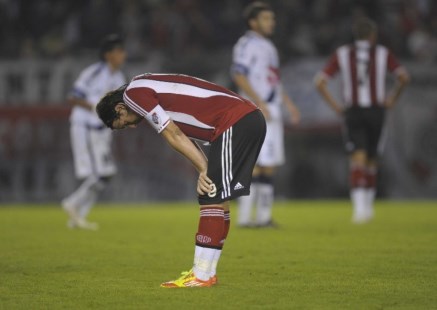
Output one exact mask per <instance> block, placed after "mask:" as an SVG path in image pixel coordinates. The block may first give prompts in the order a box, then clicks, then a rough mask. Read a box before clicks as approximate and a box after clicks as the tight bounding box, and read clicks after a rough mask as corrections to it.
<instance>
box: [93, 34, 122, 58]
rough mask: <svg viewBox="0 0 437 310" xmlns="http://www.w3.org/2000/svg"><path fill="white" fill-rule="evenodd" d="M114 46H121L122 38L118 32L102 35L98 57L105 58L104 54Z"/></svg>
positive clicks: (114, 47)
mask: <svg viewBox="0 0 437 310" xmlns="http://www.w3.org/2000/svg"><path fill="white" fill-rule="evenodd" d="M116 48H123V39H122V38H121V37H120V36H119V35H118V34H115V33H113V34H110V35H107V36H106V37H104V38H103V40H102V42H101V43H100V50H99V57H100V59H101V60H105V54H106V53H107V52H110V51H112V50H114V49H116Z"/></svg>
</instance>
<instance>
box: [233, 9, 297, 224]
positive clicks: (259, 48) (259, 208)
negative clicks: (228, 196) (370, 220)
mask: <svg viewBox="0 0 437 310" xmlns="http://www.w3.org/2000/svg"><path fill="white" fill-rule="evenodd" d="M244 17H245V19H246V22H247V25H248V27H249V30H248V31H247V32H246V33H245V34H244V35H243V36H242V37H241V38H240V39H239V40H238V42H237V43H236V44H235V46H234V49H233V60H232V68H231V73H232V78H233V80H234V82H235V83H236V85H237V87H238V88H239V91H240V94H242V95H243V96H245V97H247V98H249V99H250V100H251V101H252V102H254V103H255V104H256V105H257V106H258V107H259V108H260V109H261V111H262V112H263V114H264V116H265V118H266V120H267V135H266V139H265V141H264V144H263V147H262V149H261V153H260V155H259V157H258V161H257V165H256V166H255V169H254V171H253V181H252V186H251V193H250V195H249V196H245V197H242V198H241V199H240V200H239V216H238V224H239V226H252V225H256V226H258V227H265V226H271V225H272V224H273V222H272V205H273V197H274V187H273V176H274V173H275V169H276V167H278V166H279V165H282V164H283V163H284V161H285V155H284V130H283V112H282V111H283V108H282V107H283V106H285V108H286V109H287V110H288V112H289V113H290V115H291V120H292V122H293V123H294V124H296V123H298V122H299V120H300V113H299V110H298V109H297V107H296V106H295V104H294V103H293V102H292V100H291V99H290V97H289V96H288V95H287V94H286V93H285V91H284V90H283V87H282V84H281V79H280V74H279V57H278V52H277V49H276V47H275V46H274V44H273V43H272V41H271V40H270V39H269V37H270V36H271V35H272V34H273V32H274V28H275V15H274V13H273V11H272V9H271V7H270V6H269V5H267V4H265V3H263V2H253V3H251V4H249V6H248V7H247V8H246V9H245V12H244ZM254 205H256V216H255V220H254V221H252V219H251V216H252V209H253V206H254Z"/></svg>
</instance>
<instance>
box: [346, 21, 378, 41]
mask: <svg viewBox="0 0 437 310" xmlns="http://www.w3.org/2000/svg"><path fill="white" fill-rule="evenodd" d="M352 31H353V34H354V38H355V40H365V39H369V37H370V36H371V35H372V34H374V33H376V32H377V31H378V27H377V26H376V23H375V22H374V21H373V20H371V19H370V18H360V19H358V20H357V21H356V22H355V23H354V25H353V27H352Z"/></svg>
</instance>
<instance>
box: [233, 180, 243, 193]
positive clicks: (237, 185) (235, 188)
mask: <svg viewBox="0 0 437 310" xmlns="http://www.w3.org/2000/svg"><path fill="white" fill-rule="evenodd" d="M243 188H244V186H243V185H241V183H240V182H238V183H237V184H235V186H234V191H237V190H239V189H243Z"/></svg>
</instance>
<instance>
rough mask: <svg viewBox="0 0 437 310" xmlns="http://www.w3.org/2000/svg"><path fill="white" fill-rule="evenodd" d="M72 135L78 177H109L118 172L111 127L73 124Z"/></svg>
mask: <svg viewBox="0 0 437 310" xmlns="http://www.w3.org/2000/svg"><path fill="white" fill-rule="evenodd" d="M70 135H71V138H70V139H71V147H72V150H73V158H74V168H75V173H76V177H77V178H78V179H85V178H88V177H90V176H95V177H109V176H112V175H114V174H115V173H116V172H117V168H116V166H115V163H114V160H113V157H112V150H111V144H112V131H111V130H110V129H109V128H103V129H93V128H92V127H91V126H87V125H83V124H72V125H71V128H70Z"/></svg>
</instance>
